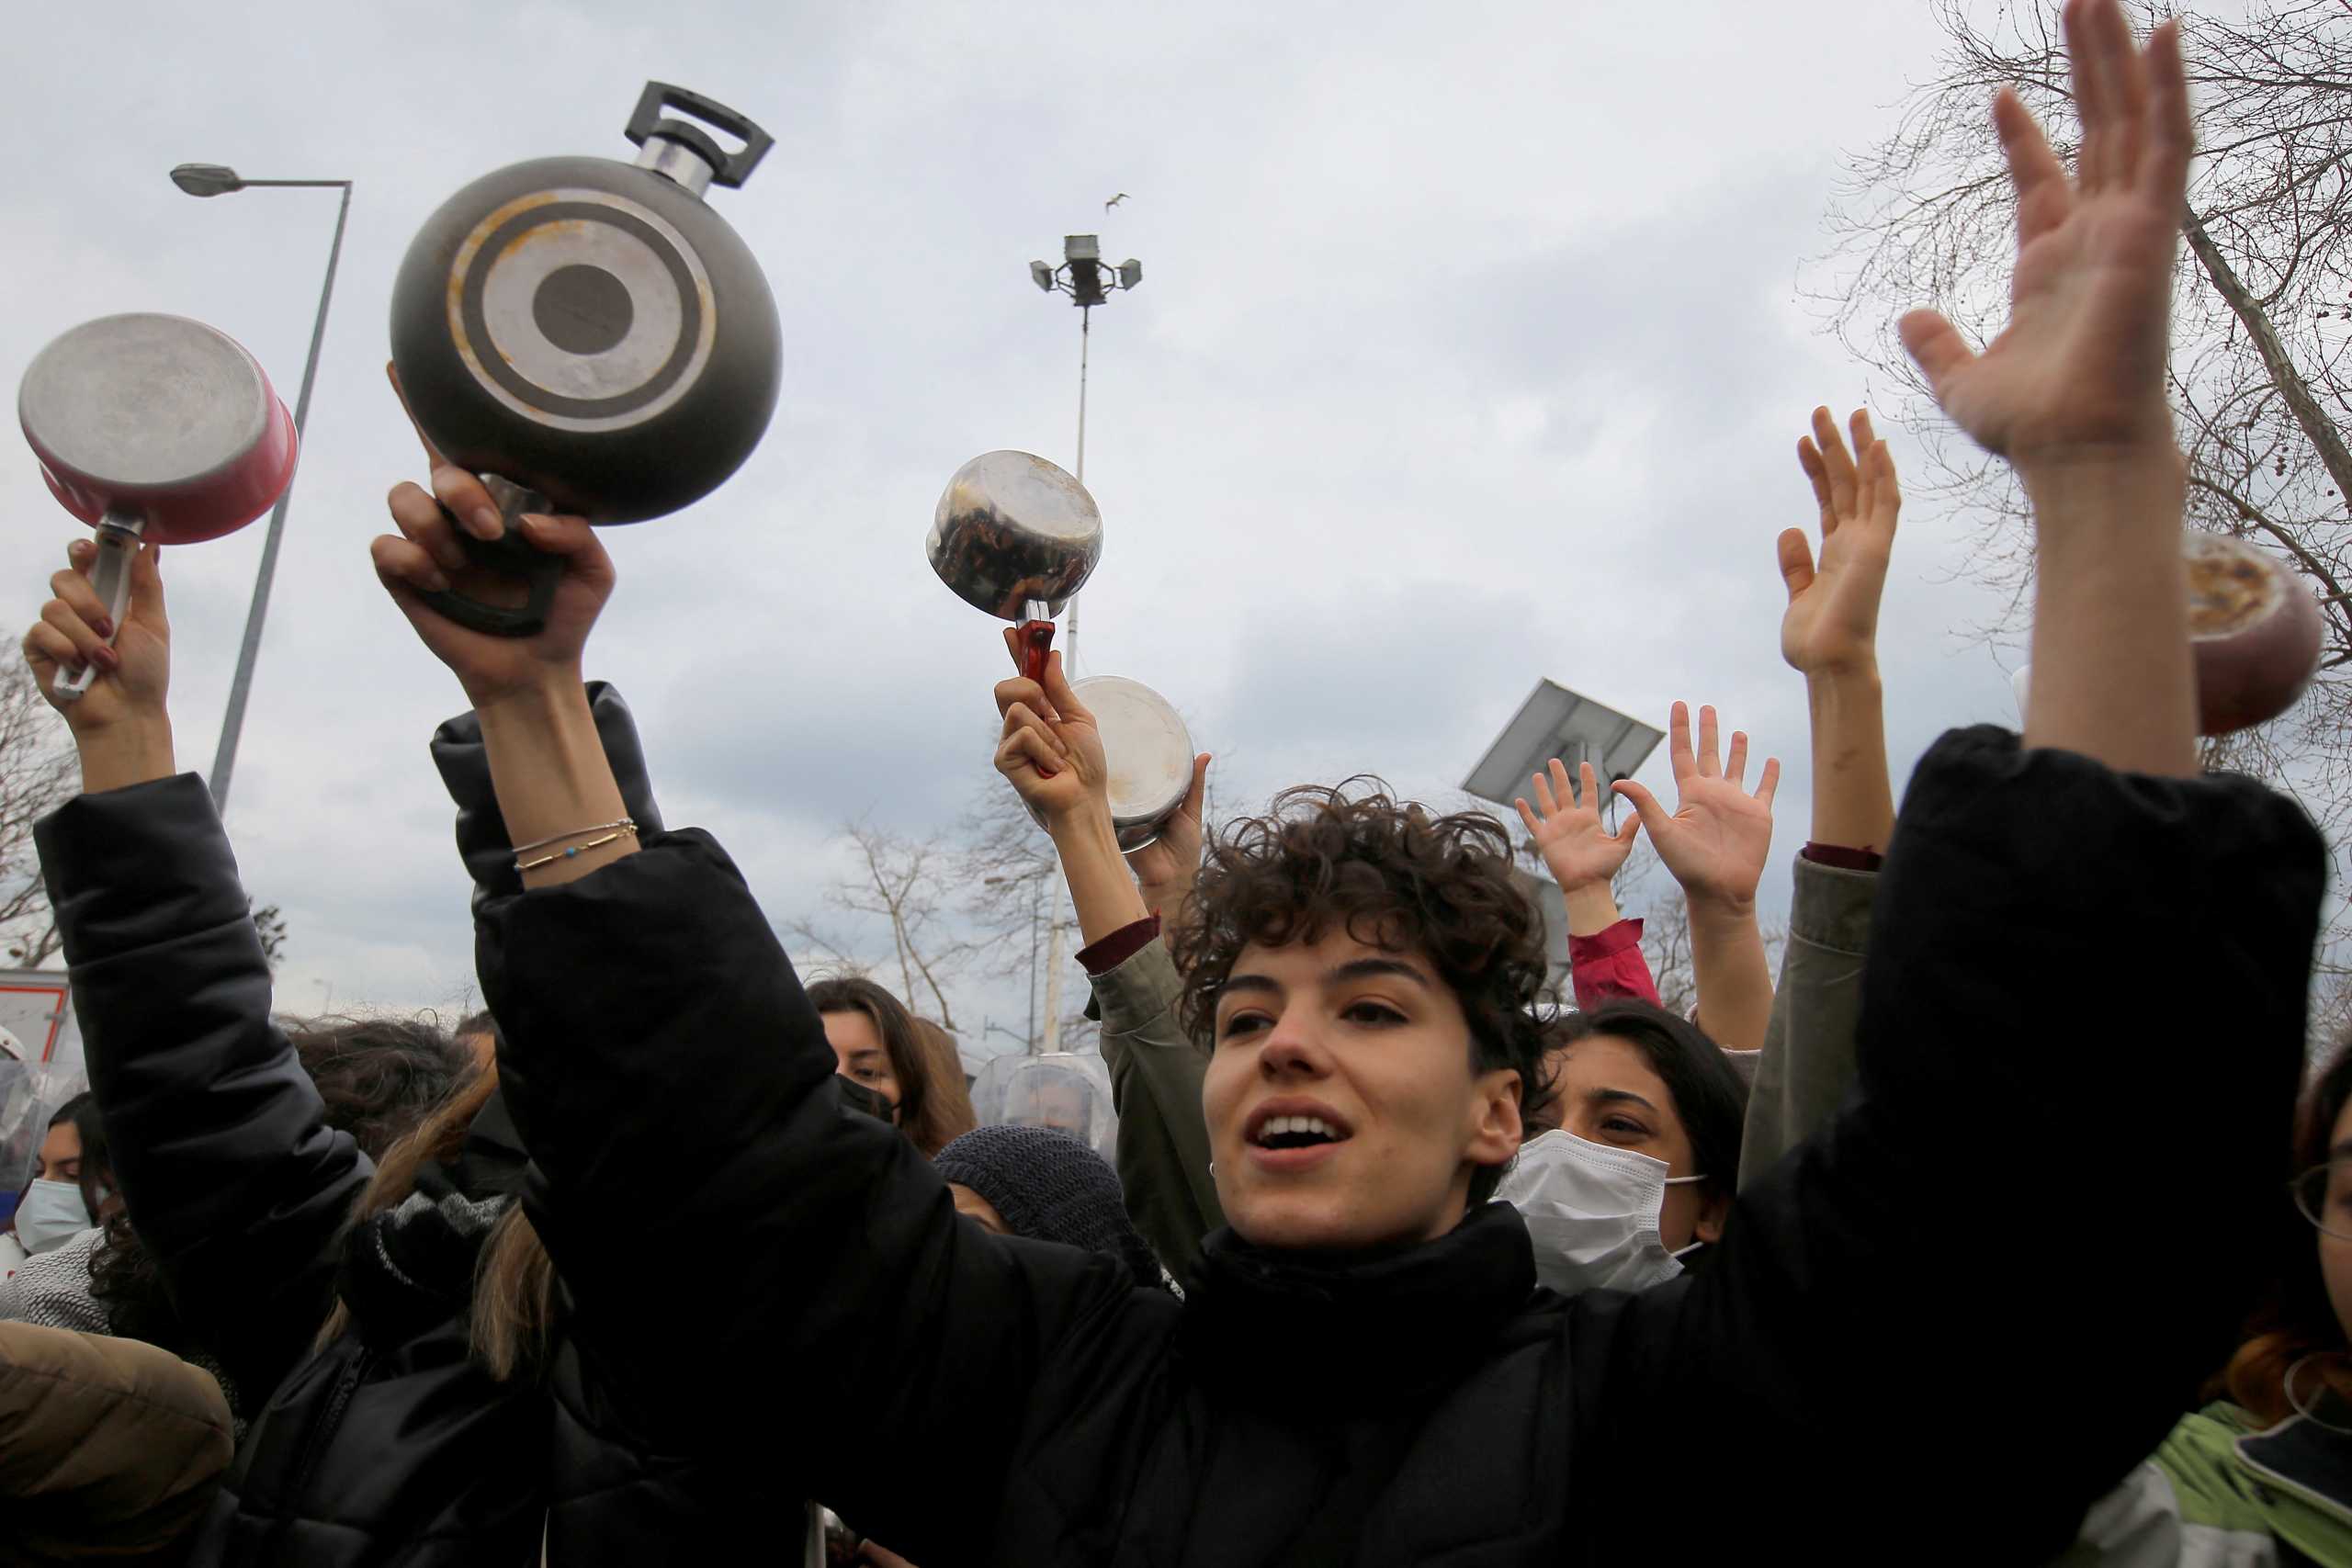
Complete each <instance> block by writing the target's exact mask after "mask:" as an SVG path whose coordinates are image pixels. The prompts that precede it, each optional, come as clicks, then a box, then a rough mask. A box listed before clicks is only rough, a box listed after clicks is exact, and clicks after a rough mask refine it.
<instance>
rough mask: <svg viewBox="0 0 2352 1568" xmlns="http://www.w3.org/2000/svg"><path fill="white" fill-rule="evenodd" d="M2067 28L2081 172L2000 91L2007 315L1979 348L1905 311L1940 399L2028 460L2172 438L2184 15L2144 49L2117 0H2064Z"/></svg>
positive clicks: (1921, 313) (1911, 343) (1915, 354)
mask: <svg viewBox="0 0 2352 1568" xmlns="http://www.w3.org/2000/svg"><path fill="white" fill-rule="evenodd" d="M2065 32H2066V52H2067V55H2068V57H2069V59H2070V61H2071V62H2072V65H2073V71H2074V89H2075V106H2076V107H2077V109H2078V111H2079V113H2080V116H2081V119H2082V130H2083V140H2082V152H2081V155H2080V157H2079V159H2078V161H2077V167H2076V171H2075V178H2074V179H2072V180H2069V179H2068V178H2067V177H2066V171H2065V169H2064V167H2063V166H2062V165H2061V164H2059V162H2058V159H2057V156H2056V155H2055V154H2054V153H2052V152H2051V150H2050V143H2049V141H2047V140H2046V139H2045V138H2044V137H2043V135H2042V133H2041V127H2040V126H2038V125H2036V124H2035V123H2034V119H2033V117H2032V115H2030V114H2029V113H2028V112H2027V111H2026V107H2025V106H2024V104H2023V103H2021V102H2020V101H2019V100H2018V96H2017V95H2016V94H2015V93H2014V92H2011V91H2009V90H2008V89H2007V88H2004V89H2003V90H2002V92H2001V94H2000V96H1998V97H1997V98H1996V99H1995V100H1994V104H1993V120H1994V125H1995V128H1996V130H1997V131H1998V132H1999V135H2000V138H2001V146H2002V149H2003V151H2004V152H2006V153H2007V158H2008V166H2009V176H2010V178H2011V180H2012V181H2014V182H2015V184H2016V187H2017V197H2018V259H2017V269H2016V273H2015V275H2014V276H2013V278H2012V280H2011V283H2010V288H2009V307H2010V308H2009V324H2008V326H2007V328H2006V329H2004V330H2003V331H2002V333H2001V334H2000V335H1999V336H1998V337H1996V338H1995V339H1994V340H1993V342H1992V344H1990V345H1989V346H1987V347H1986V348H1985V351H1984V353H1982V354H1977V353H1974V352H1973V351H1972V350H1971V349H1970V348H1969V346H1968V344H1967V343H1966V342H1965V341H1964V340H1963V339H1962V337H1961V335H1960V333H1959V332H1958V331H1957V330H1956V329H1955V328H1954V327H1953V326H1952V324H1951V322H1950V321H1947V320H1945V319H1944V317H1943V316H1941V315H1939V313H1937V312H1936V311H1933V310H1914V311H1912V312H1910V313H1909V314H1908V315H1906V316H1905V317H1904V318H1903V321H1902V322H1901V332H1902V335H1903V344H1904V346H1905V348H1906V349H1907V350H1909V352H1910V354H1911V357H1912V358H1913V359H1914V360H1915V361H1917V364H1918V366H1919V369H1920V371H1921V372H1922V373H1923V374H1924V375H1925V376H1926V377H1927V378H1928V386H1929V387H1930V388H1932V389H1934V391H1935V394H1936V400H1937V401H1938V402H1939V403H1941V404H1942V405H1943V409H1944V412H1946V413H1948V414H1950V415H1951V417H1952V419H1953V420H1954V421H1955V422H1957V423H1959V425H1960V426H1961V428H1962V429H1963V430H1965V431H1967V432H1968V434H1971V435H1973V436H1974V437H1975V438H1976V439H1977V440H1978V441H1979V442H1981V443H1982V444H1983V445H1984V446H1985V447H1986V448H1987V449H1988V450H1991V451H1993V452H1996V453H2000V454H2003V455H2005V456H2007V457H2008V458H2009V459H2010V460H2011V461H2012V462H2014V463H2016V464H2017V465H2018V467H2019V468H2030V467H2032V466H2034V465H2036V464H2038V463H2041V462H2043V461H2045V460H2053V459H2060V460H2063V459H2064V458H2066V457H2073V456H2083V455H2094V454H2098V453H2103V452H2112V451H2115V450H2118V449H2121V450H2124V451H2133V450H2137V449H2140V448H2147V447H2168V446H2169V445H2170V442H2171V440H2172V420H2171V415H2170V412H2169V411H2168V410H2167V408H2166V406H2165V395H2164V365H2165V348H2166V344H2167V342H2168V339H2169V335H2170V328H2171V307H2172V274H2173V263H2174V258H2175V254H2176V253H2177V247H2178V243H2179V233H2180V218H2181V209H2182V203H2183V201H2184V200H2185V199H2186V195H2187V191H2188V159H2189V152H2190V150H2191V147H2192V145H2193V143H2194V140H2195V133H2194V130H2193V129H2192V127H2191V124H2190V120H2189V112H2188V83H2187V80H2186V79H2185V77H2184V75H2183V73H2182V70H2181V60H2180V29H2179V25H2178V23H2177V22H2166V23H2165V24H2164V25H2163V26H2162V27H2159V28H2156V29H2155V31H2154V33H2152V34H2151V35H2150V36H2149V39H2148V47H2147V49H2146V50H2145V51H2141V50H2137V49H2135V48H2133V47H2132V42H2131V26H2130V24H2129V23H2128V22H2127V21H2126V20H2125V19H2124V16H2123V11H2122V8H2121V6H2120V5H2118V4H2117V0H2068V4H2067V6H2066V10H2065Z"/></svg>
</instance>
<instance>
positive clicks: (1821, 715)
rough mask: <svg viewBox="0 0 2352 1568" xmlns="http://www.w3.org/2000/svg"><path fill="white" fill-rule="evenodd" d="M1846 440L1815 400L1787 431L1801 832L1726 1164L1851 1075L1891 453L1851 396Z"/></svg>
mask: <svg viewBox="0 0 2352 1568" xmlns="http://www.w3.org/2000/svg"><path fill="white" fill-rule="evenodd" d="M1852 429H1853V435H1854V445H1853V447H1852V449H1851V450H1850V451H1849V450H1848V448H1847V446H1846V442H1845V439H1844V437H1842V436H1841V435H1840V434H1838V424H1837V422H1836V421H1835V420H1833V419H1831V418H1830V417H1829V411H1828V410H1827V409H1826V408H1821V409H1815V410H1814V412H1813V434H1811V435H1808V436H1805V437H1803V438H1801V439H1800V440H1799V441H1798V443H1797V465H1798V467H1799V468H1803V469H1804V475H1805V478H1806V479H1807V480H1809V481H1810V482H1811V484H1812V486H1813V498H1814V502H1815V506H1816V507H1817V508H1818V509H1819V511H1820V514H1821V552H1820V557H1819V558H1818V560H1816V559H1815V555H1814V551H1813V548H1812V546H1811V544H1810V542H1809V541H1808V540H1807V539H1806V538H1805V536H1804V530H1803V529H1802V528H1791V529H1789V530H1787V531H1786V532H1784V533H1782V534H1781V536H1780V541H1779V555H1780V567H1781V581H1783V582H1784V583H1785V584H1786V585H1787V588H1788V592H1789V607H1788V610H1787V612H1786V614H1785V615H1783V616H1782V617H1781V658H1783V659H1785V660H1788V663H1789V666H1790V668H1792V669H1793V670H1795V671H1797V672H1798V673H1800V674H1802V675H1803V676H1804V683H1805V702H1806V707H1807V710H1808V712H1809V713H1810V715H1811V719H1812V739H1813V833H1812V837H1811V839H1810V840H1809V841H1807V843H1806V844H1805V846H1804V849H1803V850H1802V851H1800V852H1798V854H1797V857H1796V865H1795V878H1794V880H1795V886H1794V890H1793V896H1792V897H1791V899H1790V902H1789V942H1788V947H1787V949H1786V952H1785V953H1784V955H1783V957H1782V959H1781V980H1780V984H1779V985H1778V986H1776V987H1774V988H1773V993H1772V1018H1771V1022H1770V1025H1768V1026H1767V1028H1766V1029H1765V1032H1764V1050H1763V1054H1762V1055H1761V1057H1760V1058H1759V1059H1758V1063H1757V1067H1756V1086H1755V1092H1754V1093H1752V1094H1751V1095H1749V1097H1748V1100H1747V1129H1746V1131H1745V1133H1744V1134H1743V1135H1742V1137H1741V1139H1740V1146H1739V1168H1740V1179H1741V1180H1742V1181H1743V1182H1745V1181H1747V1180H1748V1179H1751V1178H1753V1177H1755V1176H1757V1175H1758V1174H1760V1173H1761V1172H1763V1171H1765V1170H1768V1169H1770V1168H1771V1166H1772V1165H1773V1163H1774V1162H1775V1161H1777V1160H1778V1159H1779V1158H1780V1157H1781V1156H1782V1155H1784V1154H1786V1153H1787V1152H1788V1151H1789V1150H1790V1149H1791V1148H1793V1147H1794V1146H1795V1145H1797V1144H1798V1143H1800V1142H1802V1141H1803V1140H1804V1139H1805V1138H1807V1137H1810V1136H1811V1135H1812V1134H1814V1132H1815V1130H1816V1129H1818V1128H1820V1127H1822V1126H1823V1125H1825V1124H1826V1123H1827V1122H1828V1121H1829V1120H1830V1119H1831V1118H1832V1117H1834V1116H1835V1115H1836V1114H1837V1113H1838V1108H1839V1107H1840V1106H1842V1105H1843V1104H1844V1103H1845V1101H1846V1098H1847V1096H1848V1095H1849V1093H1850V1092H1851V1091H1852V1089H1853V1085H1854V1024H1855V1020H1856V1017H1857V1015H1858V1013H1859V1011H1860V1007H1861V982H1862V953H1863V949H1864V945H1865V939H1864V933H1865V931H1867V930H1868V928H1869V925H1870V916H1871V903H1872V901H1873V899H1874V897H1875V896H1876V893H1877V889H1878V868H1879V865H1880V864H1881V863H1882V859H1883V856H1884V854H1885V852H1886V845H1887V840H1889V839H1890V838H1892V837H1893V836H1894V786H1893V784H1891V783H1890V782H1889V780H1888V776H1887V767H1886V716H1885V707H1884V704H1883V700H1882V698H1881V695H1880V685H1879V671H1878V611H1879V600H1880V596H1881V594H1882V592H1883V591H1884V588H1885V585H1886V570H1887V562H1888V559H1889V557H1890V555H1891V552H1892V550H1893V548H1894V522H1895V517H1896V514H1897V513H1899V512H1900V510H1901V508H1902V503H1903V496H1902V491H1901V488H1900V486H1899V485H1898V483H1897V482H1896V479H1895V473H1894V457H1893V456H1892V455H1891V454H1890V453H1889V452H1888V451H1887V447H1886V443H1885V442H1883V441H1881V440H1879V439H1878V437H1877V434H1876V433H1875V432H1874V431H1872V430H1871V418H1870V414H1869V413H1868V412H1866V411H1861V410H1857V411H1856V412H1855V413H1854V416H1853V420H1852Z"/></svg>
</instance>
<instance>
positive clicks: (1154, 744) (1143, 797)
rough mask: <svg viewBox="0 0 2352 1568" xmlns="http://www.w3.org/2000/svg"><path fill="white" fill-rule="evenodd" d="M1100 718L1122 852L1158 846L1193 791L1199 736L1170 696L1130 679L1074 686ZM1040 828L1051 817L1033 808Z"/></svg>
mask: <svg viewBox="0 0 2352 1568" xmlns="http://www.w3.org/2000/svg"><path fill="white" fill-rule="evenodd" d="M1070 690H1071V691H1073V692H1075V693H1076V694H1078V700H1079V701H1080V703H1081V704H1083V705H1085V707H1086V710H1087V711H1088V712H1089V713H1091V714H1092V715H1093V716H1094V727H1095V730H1096V732H1097V733H1098V734H1100V735H1101V736H1102V737H1103V757H1104V759H1105V760H1106V761H1108V762H1109V763H1110V765H1111V777H1110V781H1109V785H1110V787H1109V793H1110V796H1111V822H1112V826H1113V827H1114V828H1116V829H1118V836H1119V852H1120V853H1122V854H1133V853H1135V852H1136V851H1137V850H1139V849H1142V848H1143V847H1145V846H1146V845H1147V844H1150V843H1153V842H1156V841H1157V840H1159V834H1160V830H1161V829H1164V828H1166V827H1167V826H1168V819H1169V818H1171V817H1173V816H1175V815H1176V810H1177V807H1181V806H1182V805H1183V804H1184V796H1185V795H1187V794H1189V793H1190V792H1191V790H1192V787H1193V736H1192V732H1191V731H1190V730H1188V729H1186V728H1184V721H1183V719H1182V717H1181V716H1178V714H1177V712H1176V709H1175V707H1174V706H1173V705H1171V704H1170V702H1169V701H1168V699H1167V698H1166V697H1163V696H1161V695H1160V694H1159V693H1158V692H1155V691H1153V690H1152V689H1151V688H1150V687H1149V686H1147V685H1145V684H1144V683H1143V682H1140V681H1130V680H1128V679H1127V678H1126V677H1125V676H1124V675H1089V676H1087V677H1086V678H1085V679H1084V680H1081V681H1075V682H1071V683H1070ZM1030 815H1031V816H1033V817H1035V818H1037V823H1038V826H1040V827H1043V826H1044V825H1045V820H1046V819H1045V818H1044V816H1043V815H1041V814H1040V813H1038V812H1037V811H1036V809H1035V807H1032V808H1031V810H1030Z"/></svg>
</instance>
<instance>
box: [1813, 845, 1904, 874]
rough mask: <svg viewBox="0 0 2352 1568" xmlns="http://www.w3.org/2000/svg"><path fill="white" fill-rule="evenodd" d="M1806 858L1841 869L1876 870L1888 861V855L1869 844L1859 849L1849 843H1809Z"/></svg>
mask: <svg viewBox="0 0 2352 1568" xmlns="http://www.w3.org/2000/svg"><path fill="white" fill-rule="evenodd" d="M1804 858H1805V859H1807V860H1809V861H1813V862H1815V863H1818V864H1821V865H1832V866H1836V867H1837V868H1838V870H1840V871H1876V870H1877V869H1878V868H1879V867H1881V866H1883V865H1884V864H1885V863H1886V857H1885V856H1884V855H1882V854H1880V853H1879V852H1877V851H1876V850H1873V849H1871V848H1870V847H1869V846H1868V845H1864V846H1863V847H1862V848H1860V849H1859V850H1858V849H1855V848H1853V847H1852V846H1850V845H1848V844H1807V845H1806V846H1805V847H1804Z"/></svg>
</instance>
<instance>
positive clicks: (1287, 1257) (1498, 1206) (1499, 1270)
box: [1183, 1203, 1535, 1414]
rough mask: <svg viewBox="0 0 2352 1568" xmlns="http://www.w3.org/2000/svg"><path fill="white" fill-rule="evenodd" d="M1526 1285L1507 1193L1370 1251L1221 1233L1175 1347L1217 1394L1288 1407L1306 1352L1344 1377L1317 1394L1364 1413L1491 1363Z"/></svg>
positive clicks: (1520, 1238)
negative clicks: (1504, 1199) (1447, 1224)
mask: <svg viewBox="0 0 2352 1568" xmlns="http://www.w3.org/2000/svg"><path fill="white" fill-rule="evenodd" d="M1534 1291H1535V1259H1534V1255H1533V1253H1532V1251H1531V1249H1530V1248H1529V1246H1528V1241H1527V1227H1526V1226H1525V1225H1524V1224H1521V1222H1520V1218H1519V1213H1518V1211H1516V1210H1514V1209H1513V1208H1511V1206H1510V1204H1508V1203H1481V1204H1479V1205H1477V1207H1476V1209H1475V1210H1474V1211H1473V1212H1472V1213H1470V1214H1469V1215H1467V1216H1466V1217H1465V1218H1464V1220H1463V1222H1462V1223H1461V1224H1458V1225H1456V1226H1455V1227H1454V1228H1453V1230H1452V1231H1451V1232H1449V1233H1448V1234H1447V1235H1443V1236H1442V1237H1440V1238H1439V1239H1437V1240H1436V1241H1431V1242H1422V1243H1419V1244H1416V1245H1413V1246H1409V1247H1397V1248H1388V1249H1383V1250H1381V1251H1378V1252H1373V1253H1353V1254H1344V1255H1322V1254H1309V1253H1297V1252H1287V1251H1282V1250H1278V1249H1274V1248H1266V1247H1252V1246H1250V1244H1249V1243H1248V1242H1246V1241H1243V1240H1242V1239H1241V1238H1240V1237H1239V1236H1238V1235H1235V1234H1234V1233H1233V1232H1232V1230H1231V1229H1229V1228H1227V1229H1221V1230H1218V1231H1216V1232H1214V1233H1212V1234H1211V1235H1210V1236H1209V1238H1208V1240H1207V1241H1206V1242H1205V1243H1204V1245H1203V1247H1202V1257H1201V1268H1200V1273H1199V1277H1198V1280H1197V1282H1196V1284H1194V1285H1193V1287H1191V1288H1190V1289H1189V1290H1188V1293H1187V1295H1186V1299H1185V1308H1184V1319H1183V1347H1184V1353H1185V1356H1186V1359H1188V1360H1189V1361H1190V1362H1191V1363H1192V1367H1193V1373H1194V1375H1195V1376H1197V1377H1198V1378H1200V1379H1201V1380H1202V1382H1204V1383H1206V1384H1208V1385H1210V1386H1211V1387H1212V1388H1214V1389H1215V1390H1216V1392H1217V1393H1219V1394H1220V1395H1221V1396H1224V1397H1227V1398H1231V1399H1234V1400H1236V1401H1238V1402H1240V1403H1244V1404H1273V1405H1278V1406H1283V1407H1295V1404H1296V1401H1297V1397H1298V1387H1297V1383H1298V1376H1299V1372H1300V1371H1301V1366H1302V1356H1303V1355H1306V1354H1311V1356H1312V1358H1313V1360H1314V1362H1315V1363H1316V1364H1317V1365H1321V1366H1331V1367H1339V1368H1344V1369H1348V1370H1349V1371H1350V1372H1351V1374H1352V1375H1349V1376H1344V1377H1341V1378H1339V1379H1336V1380H1330V1381H1329V1382H1322V1383H1318V1386H1317V1389H1316V1395H1315V1397H1316V1401H1317V1404H1318V1405H1319V1406H1320V1407H1321V1408H1323V1409H1325V1410H1332V1411H1337V1412H1341V1413H1347V1414H1368V1413H1372V1412H1374V1411H1376V1410H1379V1409H1383V1408H1390V1407H1394V1406H1397V1405H1399V1404H1409V1403H1415V1402H1418V1401H1419V1400H1420V1399H1422V1398H1424V1397H1426V1396H1428V1395H1429V1394H1431V1393H1436V1392H1438V1391H1440V1390H1442V1389H1444V1388H1447V1387H1451V1386H1452V1385H1453V1384H1454V1383H1455V1382H1458V1381H1459V1380H1460V1379H1461V1378H1462V1377H1463V1376H1464V1375H1465V1374H1466V1373H1467V1372H1468V1371H1470V1369H1472V1368H1473V1367H1475V1366H1476V1365H1478V1364H1479V1363H1481V1362H1483V1361H1485V1360H1487V1359H1489V1358H1490V1357H1492V1355H1493V1354H1494V1350H1495V1337H1496V1335H1497V1334H1498V1333H1499V1332H1500V1331H1501V1330H1502V1328H1503V1327H1504V1325H1507V1324H1509V1323H1510V1321H1511V1320H1512V1319H1513V1318H1514V1317H1516V1316H1518V1315H1519V1314H1521V1312H1522V1311H1524V1310H1525V1309H1526V1307H1527V1305H1528V1303H1529V1299H1530V1298H1531V1297H1532V1295H1533V1293H1534ZM1308 1348H1311V1350H1310V1349H1308ZM1335 1383H1336V1385H1337V1386H1333V1384H1335Z"/></svg>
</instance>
